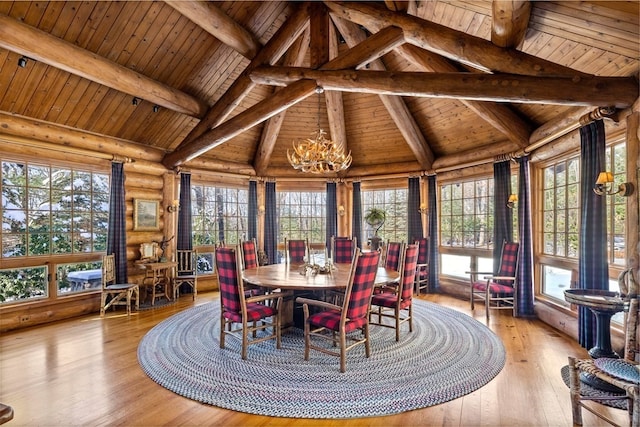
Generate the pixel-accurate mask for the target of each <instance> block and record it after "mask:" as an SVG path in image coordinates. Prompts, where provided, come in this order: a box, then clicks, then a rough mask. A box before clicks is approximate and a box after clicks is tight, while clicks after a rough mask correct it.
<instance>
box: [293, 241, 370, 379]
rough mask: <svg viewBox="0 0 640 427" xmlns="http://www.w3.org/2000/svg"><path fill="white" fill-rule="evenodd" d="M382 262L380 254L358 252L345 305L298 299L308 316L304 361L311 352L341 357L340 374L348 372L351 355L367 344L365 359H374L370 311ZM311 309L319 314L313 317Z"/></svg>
mask: <svg viewBox="0 0 640 427" xmlns="http://www.w3.org/2000/svg"><path fill="white" fill-rule="evenodd" d="M379 261H380V254H379V253H378V252H377V251H376V252H368V253H361V252H360V249H356V253H355V257H354V260H353V263H352V264H351V269H350V272H349V279H348V282H347V288H346V291H345V293H344V300H343V303H342V305H336V304H332V303H330V302H326V301H320V300H316V299H311V298H304V297H298V298H296V302H297V303H298V304H302V310H303V313H304V360H309V353H310V350H311V349H313V350H317V351H320V352H322V353H325V354H329V355H333V356H339V357H340V372H345V371H346V369H347V351H349V350H351V349H352V348H354V347H355V346H357V345H360V344H364V346H365V355H366V356H367V357H369V356H370V354H371V345H370V337H369V311H370V306H371V295H372V294H373V286H374V283H375V278H376V273H377V270H378V262H379ZM311 308H313V309H315V310H319V311H315V312H313V313H312V312H311ZM321 344H324V345H321ZM335 347H338V350H337V351H336V350H334V348H335Z"/></svg>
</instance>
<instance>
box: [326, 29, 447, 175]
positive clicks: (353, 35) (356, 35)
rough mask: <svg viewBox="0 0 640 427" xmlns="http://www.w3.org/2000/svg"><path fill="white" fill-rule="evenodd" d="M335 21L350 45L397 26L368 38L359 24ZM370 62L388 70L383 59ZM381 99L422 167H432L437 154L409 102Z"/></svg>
mask: <svg viewBox="0 0 640 427" xmlns="http://www.w3.org/2000/svg"><path fill="white" fill-rule="evenodd" d="M333 22H334V23H335V25H336V27H337V28H338V30H339V31H340V34H342V37H343V38H344V39H345V41H346V43H347V45H348V46H361V45H364V44H365V43H367V41H369V42H370V41H371V40H369V39H374V38H376V37H378V36H380V35H381V34H382V33H384V32H385V31H388V30H389V29H391V28H395V27H388V28H386V29H383V30H381V31H379V32H377V33H376V34H374V35H373V36H371V37H369V38H367V36H366V34H364V31H363V30H362V29H360V28H358V26H357V25H355V24H353V23H352V22H348V21H345V20H344V19H340V18H337V17H333ZM403 46H404V44H402V45H398V46H397V48H402V47H403ZM354 48H355V47H354ZM368 64H369V67H370V69H372V70H382V71H384V70H386V67H385V65H384V63H383V61H382V60H381V59H376V60H372V61H370V62H369V63H368ZM327 93H340V94H342V92H338V91H329V92H327ZM380 100H381V101H382V103H383V105H384V106H385V108H386V109H387V111H388V112H389V115H390V116H391V119H392V120H393V122H394V123H395V124H396V126H397V127H398V130H399V131H400V133H401V134H402V136H403V138H404V139H405V141H406V142H407V144H408V145H409V148H410V149H411V151H412V152H413V154H414V156H415V157H416V159H418V162H419V163H420V164H421V165H422V168H423V169H430V168H431V163H432V162H433V160H434V158H435V156H434V154H433V151H432V150H431V147H430V146H429V143H428V142H427V140H426V138H425V137H424V135H423V134H422V131H421V130H420V127H419V126H418V124H417V123H416V121H415V119H414V118H413V115H412V114H411V112H410V111H409V108H408V107H407V104H406V103H405V102H404V99H402V98H401V97H399V96H387V95H380Z"/></svg>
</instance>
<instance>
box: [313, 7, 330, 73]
mask: <svg viewBox="0 0 640 427" xmlns="http://www.w3.org/2000/svg"><path fill="white" fill-rule="evenodd" d="M310 13H311V14H310V18H311V19H310V24H309V28H310V29H311V31H310V32H311V46H310V48H309V52H310V55H309V57H310V65H309V67H311V68H313V69H316V68H318V67H320V66H321V65H322V64H326V63H327V62H329V13H328V12H327V8H326V7H325V6H324V5H323V4H322V3H320V2H317V1H314V2H312V3H311V11H310Z"/></svg>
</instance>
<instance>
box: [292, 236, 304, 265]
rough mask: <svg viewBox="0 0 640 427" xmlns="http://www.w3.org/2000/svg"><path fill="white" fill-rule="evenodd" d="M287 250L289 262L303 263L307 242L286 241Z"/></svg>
mask: <svg viewBox="0 0 640 427" xmlns="http://www.w3.org/2000/svg"><path fill="white" fill-rule="evenodd" d="M287 250H288V251H289V262H292V263H301V262H304V258H305V256H307V241H306V240H288V241H287Z"/></svg>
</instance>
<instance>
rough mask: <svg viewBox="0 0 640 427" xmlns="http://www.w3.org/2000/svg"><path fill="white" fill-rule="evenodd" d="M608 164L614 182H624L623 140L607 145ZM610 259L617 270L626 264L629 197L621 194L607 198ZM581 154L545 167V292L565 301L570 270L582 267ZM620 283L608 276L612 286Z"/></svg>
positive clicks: (543, 242)
mask: <svg viewBox="0 0 640 427" xmlns="http://www.w3.org/2000/svg"><path fill="white" fill-rule="evenodd" d="M605 163H606V166H605V168H606V169H607V170H608V171H610V172H612V173H613V175H614V179H615V182H616V185H617V184H619V183H622V182H624V181H626V146H625V144H624V142H621V143H617V144H613V145H609V146H607V148H606V161H605ZM605 198H606V203H607V208H606V210H607V248H608V262H609V265H610V266H613V267H614V268H613V269H611V270H610V273H609V274H610V276H611V277H613V278H615V277H617V274H618V271H616V269H615V267H616V265H617V267H622V266H624V264H625V258H626V252H625V250H626V249H625V238H624V236H625V220H626V200H625V198H624V197H622V196H620V195H616V196H613V197H611V196H606V197H605ZM580 206H581V203H580V158H579V155H576V156H572V157H569V158H566V159H561V160H558V161H556V162H555V163H553V164H550V165H547V166H545V167H544V168H543V169H542V224H541V228H542V233H543V239H542V247H541V248H540V251H541V258H542V260H541V262H540V266H541V273H542V274H541V278H542V280H541V292H542V294H544V295H545V296H548V297H551V298H553V299H555V300H558V301H560V302H561V303H562V304H565V305H567V304H566V302H565V300H564V290H565V289H569V288H570V286H571V274H572V270H576V271H577V269H578V255H579V254H578V250H579V247H578V244H579V234H580ZM616 287H617V284H616V282H615V280H610V289H612V290H614V289H615V288H616Z"/></svg>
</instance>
